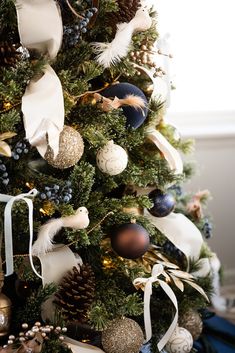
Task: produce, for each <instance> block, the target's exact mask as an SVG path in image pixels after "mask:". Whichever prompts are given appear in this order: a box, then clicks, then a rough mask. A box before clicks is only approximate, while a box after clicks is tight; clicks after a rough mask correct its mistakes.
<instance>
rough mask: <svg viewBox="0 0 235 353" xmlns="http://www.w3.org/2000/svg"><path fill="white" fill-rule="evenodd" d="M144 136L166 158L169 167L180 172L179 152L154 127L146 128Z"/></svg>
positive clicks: (175, 171) (180, 159)
mask: <svg viewBox="0 0 235 353" xmlns="http://www.w3.org/2000/svg"><path fill="white" fill-rule="evenodd" d="M146 136H147V138H148V139H150V140H151V141H152V142H153V143H154V144H155V145H156V146H157V148H158V149H159V150H160V151H161V152H162V153H163V155H164V157H165V159H166V160H167V162H168V164H169V166H170V169H171V170H173V171H174V173H175V174H182V173H183V161H182V158H181V156H180V154H179V152H178V151H177V150H176V149H175V148H174V147H173V146H172V145H171V144H170V143H169V142H168V141H167V139H166V138H165V137H164V136H163V135H162V134H161V133H160V132H159V131H157V130H156V129H154V128H147V130H146Z"/></svg>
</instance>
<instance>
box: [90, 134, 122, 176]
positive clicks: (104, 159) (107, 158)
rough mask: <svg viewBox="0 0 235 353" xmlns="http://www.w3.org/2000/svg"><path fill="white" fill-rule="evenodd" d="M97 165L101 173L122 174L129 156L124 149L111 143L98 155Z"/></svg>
mask: <svg viewBox="0 0 235 353" xmlns="http://www.w3.org/2000/svg"><path fill="white" fill-rule="evenodd" d="M96 163H97V166H98V168H99V169H100V170H101V172H103V173H106V174H108V175H112V176H113V175H118V174H120V173H122V172H123V171H124V170H125V169H126V167H127V163H128V156H127V153H126V151H125V150H124V148H122V147H121V146H119V145H116V144H115V143H114V142H113V141H109V142H108V143H107V144H106V145H105V146H104V147H102V148H101V149H100V150H99V151H98V153H97V155H96Z"/></svg>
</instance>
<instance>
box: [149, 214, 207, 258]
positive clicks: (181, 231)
mask: <svg viewBox="0 0 235 353" xmlns="http://www.w3.org/2000/svg"><path fill="white" fill-rule="evenodd" d="M144 215H145V217H146V218H147V219H148V220H149V221H150V222H151V223H152V224H153V225H155V227H156V228H157V229H159V230H160V232H162V233H163V234H164V235H165V236H166V237H167V239H169V240H170V241H171V242H172V243H173V244H174V245H175V246H176V247H177V248H178V249H179V250H180V251H182V252H183V253H184V254H185V256H186V257H187V259H188V260H189V258H192V259H194V260H198V259H199V257H200V252H201V247H202V245H203V237H202V235H201V232H200V231H199V229H198V228H197V227H196V226H195V225H194V224H193V222H191V221H190V220H189V219H188V218H187V217H186V216H184V215H183V214H181V213H174V212H172V213H171V214H169V215H168V216H166V217H162V218H159V217H154V216H152V215H151V214H150V213H149V212H148V210H145V211H144Z"/></svg>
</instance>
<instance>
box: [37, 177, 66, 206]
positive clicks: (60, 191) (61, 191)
mask: <svg viewBox="0 0 235 353" xmlns="http://www.w3.org/2000/svg"><path fill="white" fill-rule="evenodd" d="M72 192H73V190H72V189H71V182H70V181H66V183H65V185H64V186H63V187H61V186H60V185H57V184H54V185H50V186H49V185H48V186H45V187H44V190H43V191H42V192H40V193H39V197H40V198H41V200H43V201H46V200H49V201H53V202H54V203H55V204H56V205H59V204H61V203H68V202H69V201H70V200H71V198H72Z"/></svg>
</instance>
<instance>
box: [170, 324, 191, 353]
mask: <svg viewBox="0 0 235 353" xmlns="http://www.w3.org/2000/svg"><path fill="white" fill-rule="evenodd" d="M192 348H193V338H192V335H191V333H190V332H188V330H186V329H185V328H183V327H179V326H177V327H176V329H175V331H174V332H173V335H172V336H171V338H170V339H169V341H168V342H167V344H166V351H167V353H179V352H180V353H189V352H191V349H192Z"/></svg>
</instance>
